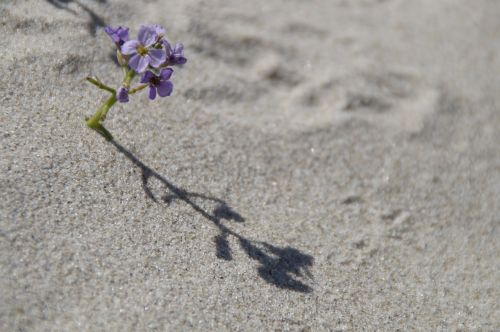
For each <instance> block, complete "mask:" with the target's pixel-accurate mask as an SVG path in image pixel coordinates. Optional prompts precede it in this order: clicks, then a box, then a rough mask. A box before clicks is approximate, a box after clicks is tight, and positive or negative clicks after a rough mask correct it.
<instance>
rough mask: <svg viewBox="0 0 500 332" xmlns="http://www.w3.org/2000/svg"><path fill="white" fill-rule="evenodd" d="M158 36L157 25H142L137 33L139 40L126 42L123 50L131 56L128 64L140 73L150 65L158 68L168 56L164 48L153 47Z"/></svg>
mask: <svg viewBox="0 0 500 332" xmlns="http://www.w3.org/2000/svg"><path fill="white" fill-rule="evenodd" d="M157 38H158V34H157V32H156V29H155V27H153V26H146V25H142V26H141V28H140V29H139V33H138V34H137V40H129V41H127V42H125V43H124V44H123V45H122V47H121V51H122V53H123V54H126V55H129V56H131V57H130V59H129V61H128V64H129V66H130V68H132V69H133V70H135V71H136V72H138V73H142V72H144V71H145V70H146V69H147V68H148V65H151V66H152V67H154V68H158V67H159V66H160V65H161V64H162V63H163V62H165V60H166V58H167V54H166V52H165V50H164V49H163V48H155V47H153V46H154V44H155V43H156V41H157Z"/></svg>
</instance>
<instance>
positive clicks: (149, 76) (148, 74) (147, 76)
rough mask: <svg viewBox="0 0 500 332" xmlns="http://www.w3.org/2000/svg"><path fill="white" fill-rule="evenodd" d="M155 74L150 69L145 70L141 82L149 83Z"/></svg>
mask: <svg viewBox="0 0 500 332" xmlns="http://www.w3.org/2000/svg"><path fill="white" fill-rule="evenodd" d="M154 76H155V74H153V73H152V72H151V71H150V70H146V72H145V73H144V75H142V78H141V83H149V82H150V81H151V79H152V78H153V77H154Z"/></svg>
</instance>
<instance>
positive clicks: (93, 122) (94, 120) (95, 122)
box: [87, 93, 116, 141]
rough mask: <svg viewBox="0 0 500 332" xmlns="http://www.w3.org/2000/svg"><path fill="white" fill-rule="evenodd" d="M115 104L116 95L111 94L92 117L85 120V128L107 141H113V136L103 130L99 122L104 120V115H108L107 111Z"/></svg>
mask: <svg viewBox="0 0 500 332" xmlns="http://www.w3.org/2000/svg"><path fill="white" fill-rule="evenodd" d="M115 103H116V94H115V93H113V94H112V95H111V96H110V97H109V98H108V99H107V100H106V102H105V103H104V104H102V106H101V107H100V108H99V109H98V110H97V111H96V112H95V113H94V115H93V116H92V117H91V118H89V119H87V126H88V127H89V128H92V129H94V130H95V131H97V132H98V133H99V134H101V135H102V136H104V138H106V139H107V140H108V141H110V140H112V139H113V136H112V135H111V133H110V132H109V131H108V130H106V128H104V126H103V125H102V124H101V122H102V121H103V120H104V118H105V117H106V114H107V113H108V111H109V109H110V108H111V107H113V105H114V104H115Z"/></svg>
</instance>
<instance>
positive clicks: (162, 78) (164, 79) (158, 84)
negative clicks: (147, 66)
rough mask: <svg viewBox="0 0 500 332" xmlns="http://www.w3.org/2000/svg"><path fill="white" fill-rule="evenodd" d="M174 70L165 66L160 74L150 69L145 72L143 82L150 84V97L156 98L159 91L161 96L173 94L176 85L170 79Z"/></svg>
mask: <svg viewBox="0 0 500 332" xmlns="http://www.w3.org/2000/svg"><path fill="white" fill-rule="evenodd" d="M173 72H174V70H173V69H172V68H164V69H162V70H161V72H160V75H158V76H157V75H155V74H154V73H153V72H151V71H149V70H148V71H146V72H145V73H144V75H143V76H142V78H141V83H148V84H149V99H151V100H153V99H155V98H156V92H157V91H158V94H159V95H160V97H167V96H170V95H171V94H172V90H173V89H174V85H173V84H172V82H170V81H169V80H170V76H172V73H173Z"/></svg>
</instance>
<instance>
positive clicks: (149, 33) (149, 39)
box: [137, 25, 157, 47]
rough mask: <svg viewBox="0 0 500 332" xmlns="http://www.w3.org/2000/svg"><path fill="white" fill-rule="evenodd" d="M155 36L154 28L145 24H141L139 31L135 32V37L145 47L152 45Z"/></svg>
mask: <svg viewBox="0 0 500 332" xmlns="http://www.w3.org/2000/svg"><path fill="white" fill-rule="evenodd" d="M156 37H157V35H156V31H155V29H154V28H153V27H151V26H147V25H141V28H140V29H139V33H138V34H137V39H138V40H139V41H140V42H141V44H142V45H144V46H146V47H148V46H151V45H153V43H154V42H155V41H156Z"/></svg>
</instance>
